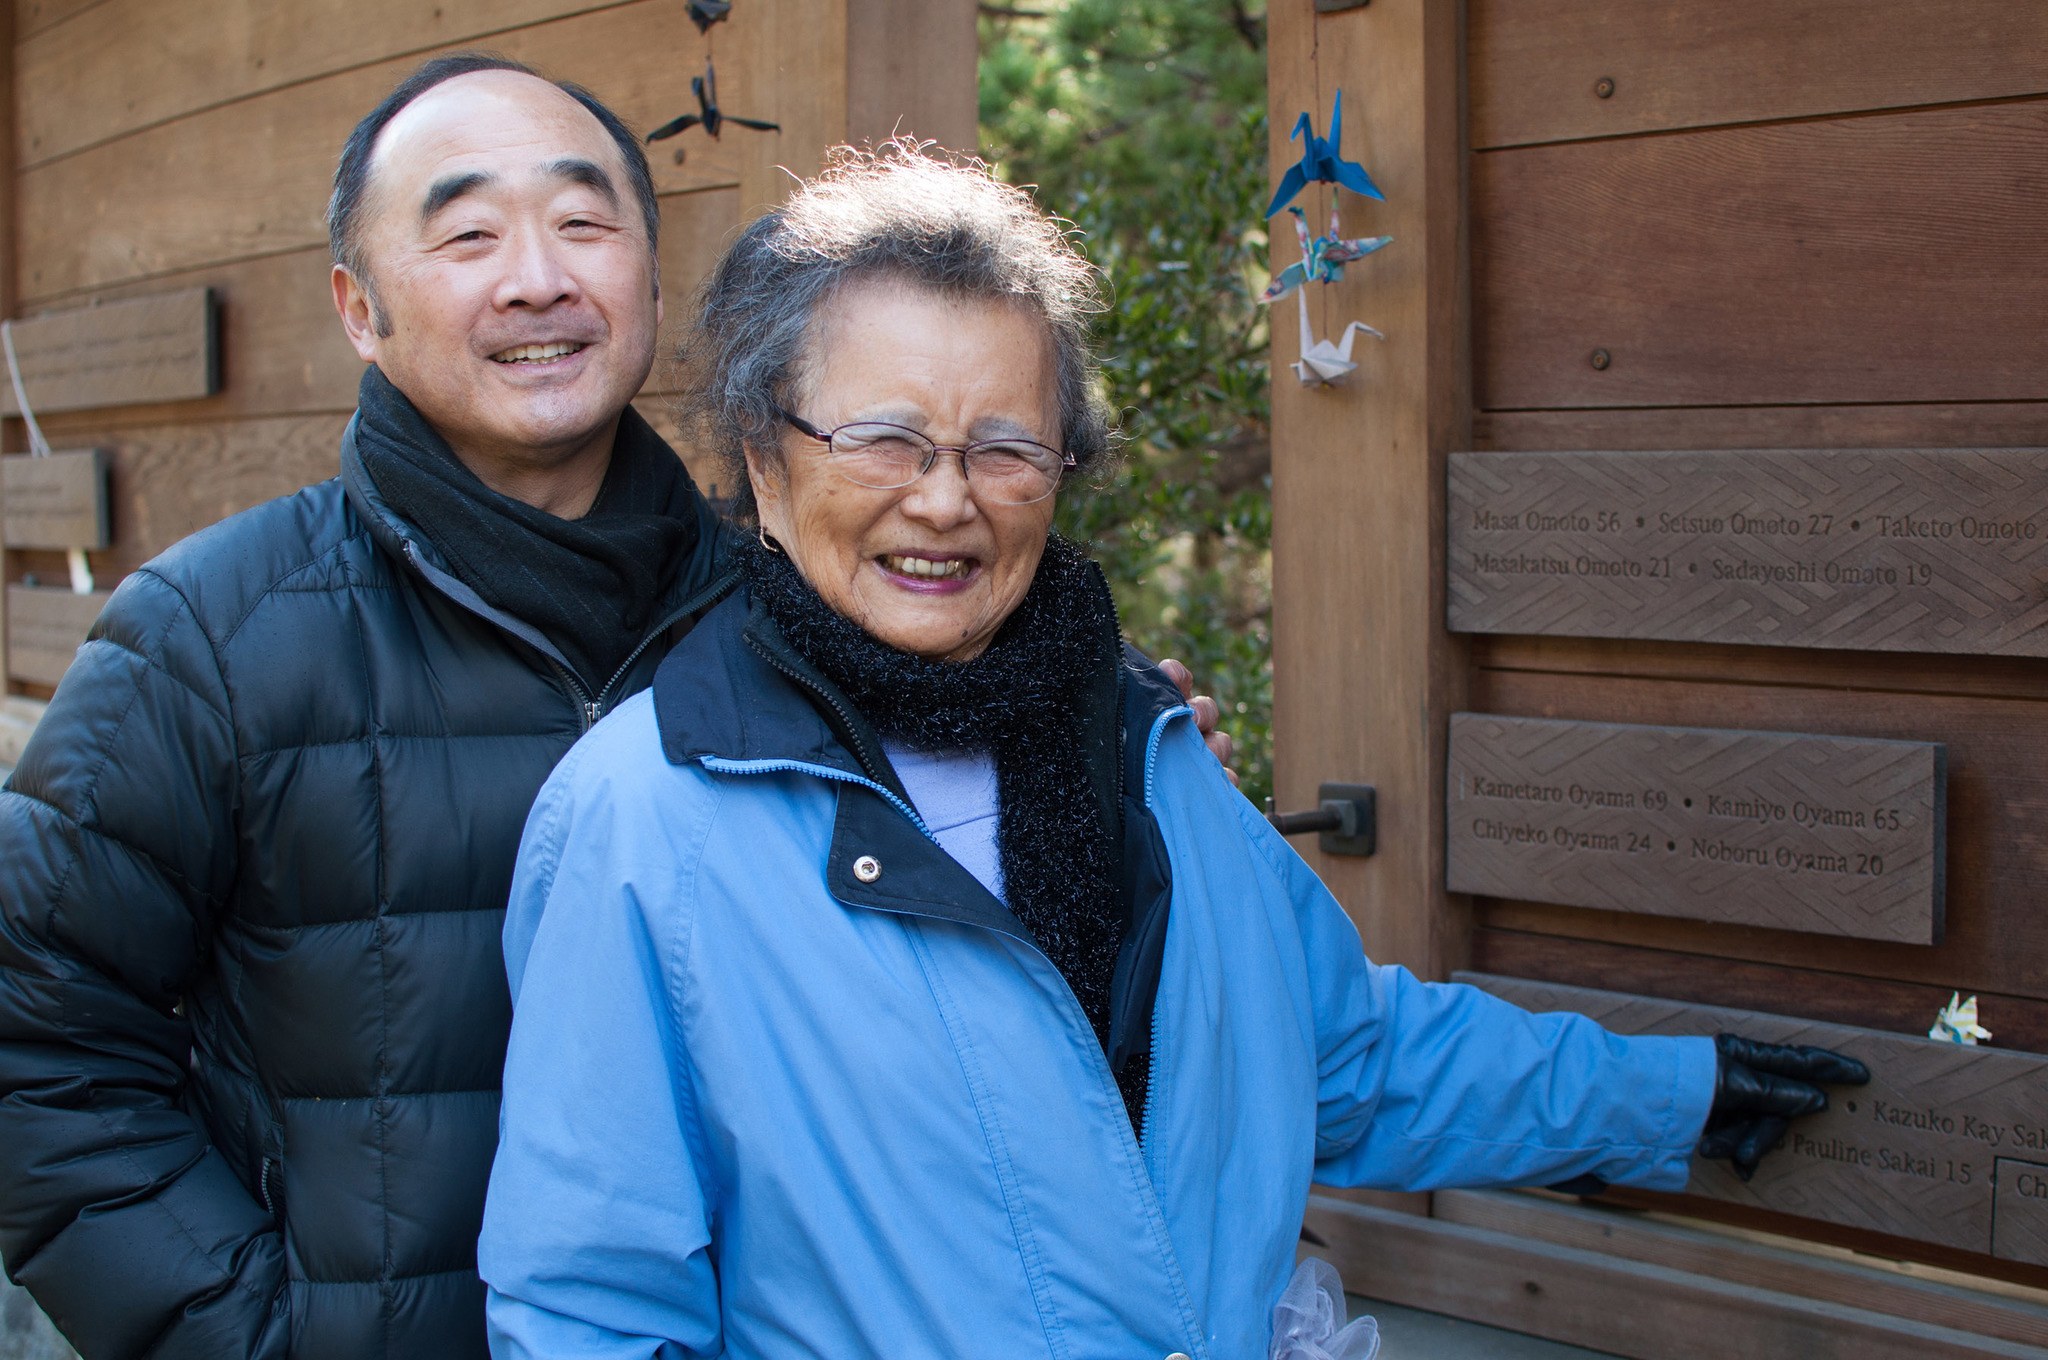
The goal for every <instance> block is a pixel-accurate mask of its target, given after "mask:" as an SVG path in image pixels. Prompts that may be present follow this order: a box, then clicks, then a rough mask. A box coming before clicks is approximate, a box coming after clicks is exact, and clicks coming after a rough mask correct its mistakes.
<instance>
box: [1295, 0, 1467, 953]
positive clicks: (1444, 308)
mask: <svg viewBox="0 0 2048 1360" xmlns="http://www.w3.org/2000/svg"><path fill="white" fill-rule="evenodd" d="M1463 11H1464V5H1463V4H1461V3H1459V2H1458V0H1373V3H1372V4H1371V5H1369V6H1366V7H1363V8H1359V9H1353V10H1349V11H1346V12H1343V13H1332V14H1328V15H1318V14H1317V13H1316V12H1315V9H1314V8H1313V7H1312V6H1311V5H1310V4H1309V3H1308V0H1275V3H1274V4H1273V5H1272V6H1271V7H1270V8H1269V10H1268V23H1269V24H1270V32H1271V49H1270V63H1271V65H1270V73H1271V75H1270V82H1269V91H1270V93H1269V104H1268V107H1269V109H1270V110H1271V117H1272V147H1273V174H1274V179H1275V181H1276V182H1277V180H1278V178H1279V176H1280V175H1281V174H1282V173H1284V172H1285V170H1286V168H1287V167H1288V166H1289V165H1292V164H1293V163H1294V162H1295V160H1296V159H1297V158H1298V157H1299V155H1300V152H1301V145H1300V144H1299V143H1295V142H1290V141H1289V139H1288V134H1289V133H1290V132H1291V131H1292V130H1293V127H1294V121H1295V118H1296V116H1297V115H1298V114H1300V113H1301V112H1302V111H1303V110H1307V111H1308V112H1309V113H1310V115H1311V117H1312V118H1313V119H1314V122H1315V125H1316V129H1317V131H1318V132H1321V133H1323V134H1325V135H1327V133H1328V131H1329V117H1330V106H1331V102H1332V99H1333V97H1334V96H1335V94H1336V92H1337V91H1338V90H1339V89H1342V90H1343V92H1344V130H1343V151H1344V154H1345V155H1346V156H1347V157H1349V158H1350V159H1353V160H1356V161H1359V162H1361V163H1362V164H1364V165H1365V166H1366V167H1367V169H1368V170H1369V171H1370V172H1371V173H1372V176H1373V178H1374V180H1375V181H1376V182H1377V183H1378V184H1379V186H1380V188H1381V189H1382V190H1384V191H1385V193H1386V196H1387V200H1386V202H1385V203H1384V204H1380V203H1373V202H1370V201H1368V200H1365V199H1362V198H1359V197H1357V196H1355V195H1352V194H1348V193H1347V194H1345V195H1344V198H1343V213H1344V234H1345V235H1347V236H1366V235H1379V234H1387V235H1391V236H1392V237H1393V238H1394V243H1393V244H1392V245H1391V246H1389V247H1388V248H1387V249H1386V250H1385V251H1383V252H1381V253H1379V254H1377V255H1374V256H1371V257H1370V258H1368V259H1367V260H1365V261H1364V262H1362V263H1359V264H1355V265H1352V266H1351V267H1350V270H1349V271H1348V273H1347V274H1346V277H1345V278H1344V280H1343V281H1342V282H1341V283H1338V284H1336V285H1333V286H1329V287H1325V286H1324V285H1321V284H1315V283H1311V284H1310V285H1308V287H1309V289H1310V295H1309V306H1310V315H1311V317H1312V318H1313V319H1314V325H1315V326H1316V328H1317V333H1318V335H1319V336H1324V335H1327V336H1334V335H1335V334H1336V333H1337V332H1338V331H1340V330H1342V328H1343V326H1344V325H1345V323H1347V322H1349V321H1352V320H1354V319H1356V320H1360V321H1365V322H1368V323H1369V324H1371V325H1373V326H1376V327H1378V328H1379V329H1381V330H1383V331H1385V332H1386V335H1387V339H1386V341H1385V343H1380V342H1378V341H1374V340H1372V339H1370V338H1364V339H1361V340H1360V341H1359V342H1358V345H1357V347H1356V349H1355V350H1354V351H1353V355H1352V357H1353V358H1355V359H1360V360H1361V362H1360V364H1359V367H1358V371H1357V372H1356V373H1355V374H1353V375H1352V376H1351V379H1350V381H1349V382H1348V384H1346V385H1343V386H1338V387H1320V388H1304V387H1302V386H1301V385H1300V383H1299V382H1297V381H1296V379H1295V376H1294V374H1293V372H1292V370H1291V369H1289V367H1288V363H1289V361H1290V360H1292V359H1293V358H1295V357H1296V349H1297V342H1296V339H1295V331H1296V323H1295V312H1294V309H1295V306H1296V303H1295V302H1294V300H1293V299H1292V298H1289V299H1288V300H1287V301H1286V302H1285V303H1283V304H1281V305H1279V306H1276V307H1275V308H1274V317H1273V335H1274V340H1273V515H1274V549H1273V601H1274V624H1273V634H1274V727H1275V742H1276V750H1275V765H1276V771H1277V774H1278V776H1279V780H1278V790H1277V791H1278V797H1279V800H1280V802H1281V804H1282V806H1284V807H1310V806H1313V805H1314V795H1315V790H1316V785H1317V784H1318V783H1319V782H1321V781H1324V780H1348V781H1355V782H1361V783H1368V784H1372V785H1374V786H1375V787H1376V788H1377V789H1378V790H1379V818H1380V824H1379V852H1378V854H1376V855H1375V856H1373V857H1372V858H1370V859H1344V858H1337V857H1330V856H1319V855H1317V854H1316V852H1315V850H1314V849H1313V847H1312V846H1311V845H1308V844H1307V843H1306V842H1304V846H1303V848H1304V850H1305V852H1306V853H1307V854H1308V855H1309V857H1310V859H1311V861H1312V862H1313V863H1314V864H1315V867H1316V869H1317V871H1318V872H1319V873H1321V875H1322V876H1323V879H1324V881H1325V882H1326V883H1328V884H1329V885H1330V887H1331V889H1332V890H1333V891H1334V892H1335V893H1336V894H1337V896H1338V898H1339V899H1340V900H1342V901H1343V903H1344V905H1345V907H1346V909H1347V910H1348V911H1349V912H1350V913H1351V915H1352V918H1353V919H1354V920H1355V921H1357V923H1358V926H1359V931H1360V934H1361V935H1362V936H1363V937H1364V940H1365V946H1366V949H1367V951H1368V952H1369V953H1370V954H1372V956H1373V957H1374V958H1375V959H1377V960H1379V961H1381V962H1385V963H1401V964H1406V965H1407V966H1408V967H1410V968H1411V969H1414V970H1415V971H1416V972H1418V973H1420V974H1422V975H1423V976H1426V977H1442V976H1444V975H1445V974H1446V973H1447V972H1448V971H1449V970H1450V969H1452V968H1454V967H1456V966H1458V965H1459V964H1460V963H1461V962H1462V960H1463V956H1464V954H1465V950H1466V941H1467V936H1468V933H1469V927H1468V926H1467V924H1466V912H1465V908H1464V904H1463V903H1462V902H1461V901H1458V900H1456V899H1453V898H1452V897H1451V896H1450V895H1449V894H1447V893H1446V892H1445V889H1444V838H1443V829H1444V828H1443V817H1444V786H1443V777H1444V775H1443V772H1444V744H1445V739H1446V738H1445V734H1446V725H1447V720H1448V718H1449V715H1450V713H1451V712H1452V711H1453V710H1454V709H1455V708H1457V707H1458V706H1459V704H1460V700H1461V697H1462V691H1463V688H1464V681H1465V669H1466V661H1465V656H1464V651H1463V648H1462V647H1461V646H1460V645H1459V643H1458V642H1457V640H1456V639H1454V638H1453V637H1452V636H1451V635H1450V634H1449V633H1448V632H1446V631H1445V628H1444V556H1443V554H1444V542H1443V531H1444V463H1445V454H1446V453H1447V452H1448V451H1449V450H1450V449H1451V448H1452V447H1453V446H1455V445H1459V444H1462V443H1464V442H1465V441H1466V440H1467V439H1468V438H1469V430H1470V423H1471V416H1470V409H1471V402H1470V396H1469V386H1470V380H1469V373H1470V362H1469V358H1468V353H1467V351H1468V341H1467V335H1468V331H1469V327H1468V324H1467V301H1466V292H1467V287H1466V265H1465V239H1464V237H1465V233H1464V201H1463V200H1464V188H1463V180H1464V174H1463V166H1464V137H1463V134H1462V129H1461V126H1460V125H1461V121H1462V114H1463V106H1464V99H1463V96H1462V92H1461V89H1460V71H1461V66H1462V56H1463V33H1462V28H1463ZM1328 193H1329V187H1328V186H1323V185H1315V186H1311V187H1310V189H1309V190H1308V191H1307V192H1305V193H1304V194H1303V195H1302V196H1301V198H1300V199H1299V200H1298V204H1299V206H1301V207H1302V208H1303V209H1304V210H1305V211H1306V212H1307V213H1308V215H1309V220H1310V223H1311V229H1312V230H1313V231H1315V232H1318V233H1320V232H1321V231H1323V230H1325V229H1327V226H1328V217H1327V214H1328V206H1327V205H1328V202H1329V199H1328V197H1327V195H1328ZM1273 240H1274V248H1273V264H1274V267H1275V268H1276V269H1278V268H1280V267H1282V266H1285V265H1287V264H1291V263H1293V261H1294V260H1296V259H1297V258H1298V257H1299V255H1298V248H1297V246H1296V244H1295V238H1294V232H1293V230H1292V224H1291V223H1290V222H1289V220H1288V218H1287V217H1286V216H1285V215H1284V214H1283V215H1281V216H1279V217H1276V218H1275V219H1274V225H1273Z"/></svg>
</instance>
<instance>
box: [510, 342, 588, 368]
mask: <svg viewBox="0 0 2048 1360" xmlns="http://www.w3.org/2000/svg"><path fill="white" fill-rule="evenodd" d="M586 348H587V346H586V345H585V344H584V342H582V341H580V340H549V341H546V342H544V343H541V344H527V345H514V346H513V347H512V348H510V349H501V350H499V351H498V352H497V353H496V354H493V355H492V356H491V362H492V363H495V364H545V363H549V362H552V361H554V360H556V359H561V358H564V357H566V356H568V355H571V354H579V353H581V352H582V351H583V350H584V349H586Z"/></svg>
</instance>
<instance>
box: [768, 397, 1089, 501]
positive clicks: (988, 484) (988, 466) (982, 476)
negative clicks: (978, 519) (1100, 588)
mask: <svg viewBox="0 0 2048 1360" xmlns="http://www.w3.org/2000/svg"><path fill="white" fill-rule="evenodd" d="M775 413H776V414H777V415H779V416H781V417H782V418H783V419H784V420H785V421H787V422H789V427H790V428H791V429H793V430H795V431H796V432H797V433H798V434H800V435H803V436H805V437H806V438H809V439H815V440H817V441H818V442H819V443H820V444H823V445H824V446H825V448H826V450H827V453H826V457H827V459H828V460H829V461H830V462H831V464H832V469H833V471H835V472H837V473H838V474H839V475H840V476H842V477H844V478H845V479H846V480H847V481H849V482H852V483H853V484H854V485H855V486H864V487H867V488H869V489H870V490H874V491H894V490H896V489H897V488H899V487H905V486H909V485H910V484H911V483H912V482H914V481H916V480H917V479H918V478H920V477H922V476H924V474H925V473H927V472H929V471H931V467H932V464H933V463H935V462H937V461H938V458H939V455H940V454H942V453H957V454H959V455H960V471H961V474H962V475H963V476H965V477H966V478H967V483H968V485H969V486H971V487H973V488H974V490H975V491H976V492H978V493H980V494H982V495H985V496H987V497H988V498H989V499H990V500H992V501H995V502H997V503H999V504H1002V505H1030V504H1032V503H1033V502H1034V501H1042V500H1044V499H1045V498H1046V497H1047V496H1050V495H1051V494H1052V493H1053V492H1054V490H1055V489H1057V488H1058V486H1059V484H1060V475H1061V474H1062V473H1063V472H1065V471H1066V469H1068V468H1070V467H1073V466H1074V456H1073V455H1072V454H1070V453H1061V452H1060V451H1059V450H1058V449H1055V448H1051V447H1049V446H1047V445H1044V444H1040V443H1038V442H1036V441H1035V440H1030V439H980V440H976V441H975V442H974V443H972V444H966V445H960V444H934V443H933V442H932V441H931V440H930V439H927V438H926V437H925V436H924V435H922V434H920V433H919V432H918V431H916V430H913V429H910V428H909V427H908V426H904V425H891V424H889V423H888V422H886V421H880V420H856V421H854V422H852V423H851V424H847V425H840V426H836V427H835V428H833V429H830V430H821V429H819V428H818V427H817V426H815V425H813V424H811V422H810V421H808V420H805V419H804V418H803V417H802V416H799V415H796V414H795V413H793V412H791V411H786V410H784V409H783V408H782V407H780V406H778V407H776V408H775Z"/></svg>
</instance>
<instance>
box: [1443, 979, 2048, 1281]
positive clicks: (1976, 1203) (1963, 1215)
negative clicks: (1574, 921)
mask: <svg viewBox="0 0 2048 1360" xmlns="http://www.w3.org/2000/svg"><path fill="white" fill-rule="evenodd" d="M1457 980H1458V981H1460V982H1469V983H1472V984H1474V985H1476V986H1478V987H1481V988H1484V989H1485V990H1486V991H1489V992H1492V993H1493V994H1494V995H1496V996H1499V997H1503V998H1505V999H1507V1000H1509V1001H1512V1002H1514V1003H1515V1004H1516V1005H1518V1006H1522V1007H1524V1008H1526V1009H1528V1010H1532V1011H1577V1012H1579V1013H1580V1014H1582V1015H1589V1016H1591V1017H1592V1018H1593V1019H1595V1020H1598V1021H1599V1022H1600V1023H1601V1024H1603V1025H1605V1026H1607V1027H1608V1028H1609V1029H1612V1030H1615V1031H1618V1032H1620V1033H1624V1034H1708V1035H1711V1034H1716V1033H1719V1032H1720V1031H1722V1030H1728V1031H1731V1032H1734V1033H1737V1034H1741V1035H1743V1036H1745V1037H1747V1038H1752V1039H1763V1040H1768V1041H1770V1042H1773V1043H1790V1044H1819V1045H1822V1046H1823V1047H1826V1048H1832V1049H1835V1050H1837V1051H1838V1052H1842V1053H1846V1054H1848V1055H1850V1056H1851V1057H1854V1058H1859V1059H1861V1060H1862V1061H1863V1062H1865V1063H1866V1064H1868V1065H1869V1067H1870V1073H1871V1079H1870V1084H1869V1085H1868V1086H1864V1087H1846V1086H1845V1087H1836V1088H1834V1089H1833V1090H1832V1091H1831V1092H1830V1093H1829V1096H1830V1101H1831V1103H1830V1105H1829V1108H1828V1109H1827V1111H1826V1112H1824V1113H1822V1114H1818V1115H1813V1116H1810V1117H1808V1118H1805V1119H1801V1120H1798V1121H1796V1122H1795V1123H1794V1124H1793V1125H1792V1127H1791V1129H1790V1130H1789V1131H1788V1132H1787V1133H1786V1135H1785V1140H1784V1142H1783V1143H1781V1144H1780V1145H1779V1147H1778V1149H1777V1151H1775V1152H1773V1153H1771V1154H1770V1155H1769V1156H1767V1157H1765V1158H1764V1161H1763V1165H1762V1166H1761V1167H1760V1168H1759V1169H1758V1171H1757V1173H1756V1177H1755V1178H1754V1179H1753V1180H1751V1181H1749V1182H1748V1183H1746V1184H1745V1183H1744V1182H1743V1181H1742V1180H1741V1179H1740V1178H1739V1177H1737V1176H1736V1175H1735V1173H1734V1172H1733V1171H1731V1170H1729V1169H1728V1164H1727V1163H1726V1162H1709V1161H1702V1160H1695V1161H1694V1163H1693V1169H1692V1181H1691V1183H1690V1184H1689V1185H1687V1186H1686V1192H1687V1193H1688V1194H1694V1195H1705V1196H1708V1197H1709V1198H1712V1199H1718V1200H1726V1201H1729V1202H1731V1203H1735V1204H1745V1205H1751V1206H1754V1207H1756V1208H1759V1209H1771V1210H1775V1211H1777V1212H1779V1213H1787V1214H1796V1215H1798V1216H1800V1217H1802V1218H1814V1219H1820V1220H1821V1221H1823V1222H1827V1223H1836V1224H1841V1225H1842V1226H1845V1227H1851V1228H1866V1229H1869V1230H1871V1231H1873V1232H1881V1233H1888V1234H1890V1235H1892V1236H1894V1237H1905V1238H1911V1239H1913V1240H1915V1241H1919V1242H1931V1243H1937V1244H1940V1245H1942V1246H1948V1247H1959V1248H1961V1249H1963V1250H1965V1251H1974V1252H1982V1253H1984V1254H1986V1255H1989V1256H1997V1257H2001V1258H2003V1259H2005V1260H2008V1261H2020V1262H2024V1263H2026V1264H2028V1265H2048V1057H2040V1056H2037V1055H2035V1054H2031V1053H2006V1052H2000V1051H1999V1050H1998V1049H1995V1048H1972V1047H1968V1046H1966V1045H1962V1044H1946V1043H1937V1042H1936V1041H1934V1040H1932V1039H1917V1038H1911V1037H1908V1036H1906V1035H1901V1034H1888V1033H1885V1032H1883V1031H1881V1030H1871V1029H1856V1028H1853V1027H1851V1026H1847V1025H1825V1024H1821V1023H1819V1022H1816V1021H1810V1020H1795V1019H1792V1018H1790V1017H1787V1016H1782V1015H1766V1014H1763V1013H1761V1012H1757V1011H1739V1010H1728V1009H1723V1008H1720V1007H1715V1006H1694V1005H1688V1004H1686V1003H1684V1002H1678V1001H1664V1000H1659V999H1657V998H1655V997H1647V996H1628V995H1624V994H1622V993H1619V992H1600V991H1593V990H1590V989H1587V988H1582V987H1565V986H1559V985H1555V984H1551V983H1546V982H1530V981H1526V980H1523V979H1520V978H1504V977H1495V976H1490V975H1487V974H1481V973H1471V974H1460V975H1459V976H1458V978H1457ZM1933 1018H1934V1017H1933V1016H1931V1015H1930V1016H1929V1017H1928V1019H1929V1021H1930V1022H1931V1021H1932V1020H1933ZM1645 1094H1646V1096H1647V1095H1648V1094H1649V1093H1645Z"/></svg>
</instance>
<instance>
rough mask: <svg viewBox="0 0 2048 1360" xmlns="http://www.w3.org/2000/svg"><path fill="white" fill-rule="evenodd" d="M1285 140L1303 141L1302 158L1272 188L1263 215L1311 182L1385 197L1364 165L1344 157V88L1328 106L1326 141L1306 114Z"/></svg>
mask: <svg viewBox="0 0 2048 1360" xmlns="http://www.w3.org/2000/svg"><path fill="white" fill-rule="evenodd" d="M1287 140H1289V141H1291V142H1300V143H1302V151H1301V159H1300V160H1299V161H1296V162H1295V163H1294V164H1293V165H1291V166H1289V167H1288V169H1287V173H1286V174H1285V175H1282V176H1281V177H1280V187H1279V189H1277V190H1275V191H1274V194H1273V205H1272V206H1271V207H1269V208H1267V209H1266V216H1268V217H1271V216H1272V215H1273V214H1275V213H1277V212H1279V211H1280V210H1281V209H1282V208H1284V207H1286V206H1287V205H1288V204H1289V203H1292V202H1293V201H1294V196H1295V195H1296V194H1298V193H1300V192H1301V191H1302V190H1303V189H1306V188H1307V187H1308V186H1309V185H1311V184H1335V185H1339V186H1341V187H1343V188H1346V189H1349V190H1350V191H1351V192H1352V193H1354V194H1364V195H1365V196H1366V197H1367V198H1378V199H1385V198H1386V195H1385V194H1383V193H1381V192H1380V188H1379V186H1378V185H1377V184H1374V183H1373V182H1372V176H1371V175H1368V174H1366V173H1365V167H1364V166H1362V165H1360V164H1359V163H1358V162H1357V161H1347V160H1345V159H1344V91H1342V90H1339V91H1337V98H1336V100H1335V101H1334V102H1333V103H1332V104H1331V106H1330V136H1329V140H1327V141H1325V140H1324V139H1323V138H1321V137H1318V136H1316V130H1315V124H1313V123H1311V122H1310V121H1309V116H1308V115H1307V114H1305V113H1304V114H1303V115H1301V117H1300V119H1299V120H1297V121H1296V122H1295V124H1294V132H1293V134H1292V135H1291V136H1289V137H1288V139H1287Z"/></svg>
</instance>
